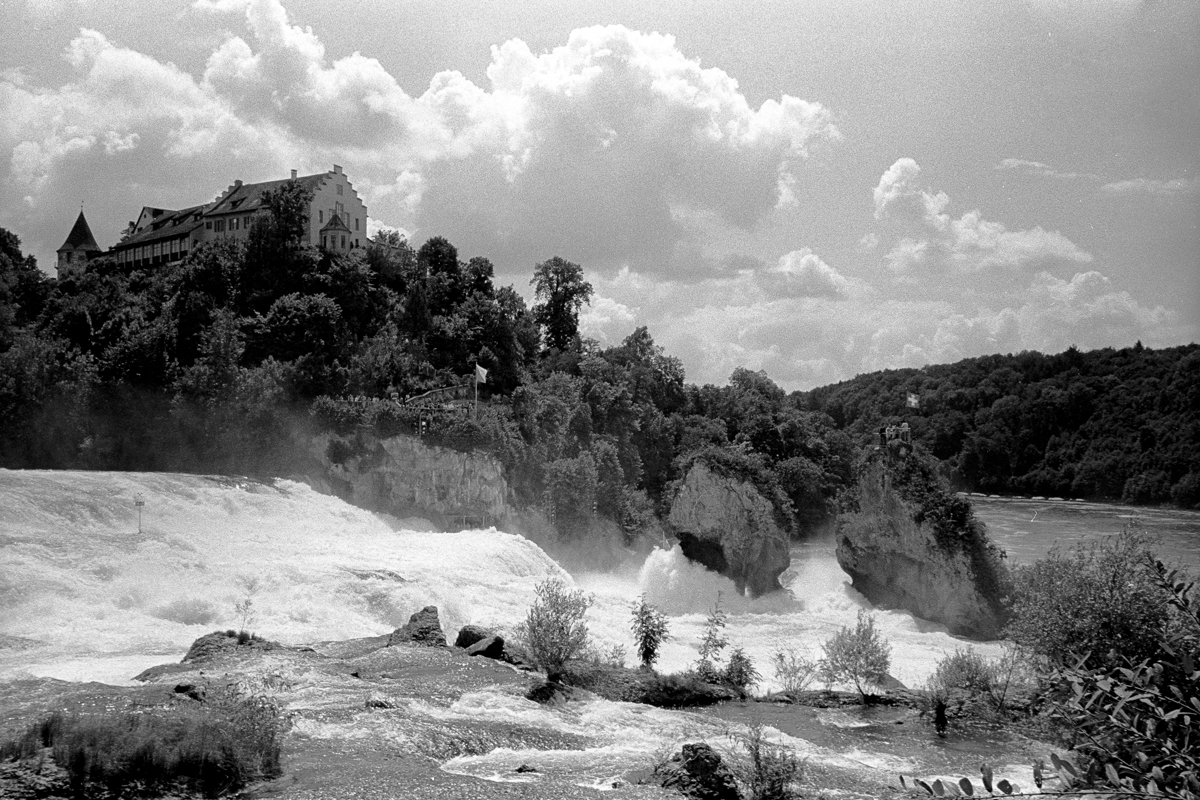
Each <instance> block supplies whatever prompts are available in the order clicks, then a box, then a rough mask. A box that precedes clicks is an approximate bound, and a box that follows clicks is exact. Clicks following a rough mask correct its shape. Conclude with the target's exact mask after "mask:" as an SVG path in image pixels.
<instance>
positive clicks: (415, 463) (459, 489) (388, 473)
mask: <svg viewBox="0 0 1200 800" xmlns="http://www.w3.org/2000/svg"><path fill="white" fill-rule="evenodd" d="M309 450H310V452H311V454H312V455H313V456H314V457H315V458H316V459H317V461H318V462H319V463H320V464H321V466H322V468H323V474H322V475H321V476H320V477H321V478H322V479H323V480H325V481H327V482H328V484H329V486H330V488H331V489H332V490H333V493H335V494H337V495H338V496H339V497H341V498H342V499H344V500H346V501H347V502H350V503H353V504H354V505H356V506H360V507H362V508H370V509H375V510H378V511H386V512H388V513H390V514H394V515H396V516H399V517H406V516H419V517H425V518H427V519H430V520H431V521H433V522H435V523H438V524H440V525H442V526H443V527H462V526H463V525H471V526H476V525H492V524H495V523H496V522H497V521H499V520H500V519H501V518H502V517H504V516H505V515H506V514H507V512H508V505H507V498H508V483H507V481H505V479H504V471H503V468H502V467H501V465H500V463H499V462H498V461H496V460H495V459H494V458H492V457H491V456H489V455H486V454H484V453H462V452H459V451H457V450H451V449H448V448H444V447H434V446H429V445H426V444H424V443H423V442H422V441H421V440H420V439H419V438H417V437H414V436H393V437H391V438H388V439H376V438H374V437H372V436H369V435H367V434H362V433H359V434H356V435H355V437H353V438H350V439H347V438H345V437H339V436H336V435H331V434H321V435H319V436H315V437H313V439H312V440H311V442H310V444H309Z"/></svg>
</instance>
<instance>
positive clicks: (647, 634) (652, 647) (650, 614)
mask: <svg viewBox="0 0 1200 800" xmlns="http://www.w3.org/2000/svg"><path fill="white" fill-rule="evenodd" d="M630 627H632V628H633V638H634V641H635V642H636V645H637V654H638V658H639V659H640V660H641V662H642V667H643V668H645V669H650V668H652V667H653V666H654V662H655V661H657V660H658V648H659V647H661V646H662V643H663V642H665V641H666V640H667V639H669V638H671V635H670V634H669V633H668V632H667V615H666V614H664V613H662V612H661V611H659V610H658V609H657V608H655V607H654V606H652V605H650V604H649V603H647V602H646V595H644V594H643V595H642V596H640V597H639V598H638V599H637V602H635V603H634V604H633V622H632V623H631V625H630Z"/></svg>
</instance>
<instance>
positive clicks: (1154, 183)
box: [1100, 178, 1196, 197]
mask: <svg viewBox="0 0 1200 800" xmlns="http://www.w3.org/2000/svg"><path fill="white" fill-rule="evenodd" d="M1100 191H1101V192H1102V193H1103V194H1106V195H1110V196H1121V195H1136V194H1148V195H1153V196H1157V197H1175V196H1177V195H1184V194H1192V193H1193V192H1195V191H1196V181H1195V180H1193V179H1190V178H1175V179H1173V180H1153V179H1150V178H1133V179H1132V180H1127V181H1115V182H1113V183H1106V184H1104V185H1103V186H1101V187H1100Z"/></svg>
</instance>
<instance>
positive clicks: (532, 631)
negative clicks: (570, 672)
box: [521, 578, 592, 678]
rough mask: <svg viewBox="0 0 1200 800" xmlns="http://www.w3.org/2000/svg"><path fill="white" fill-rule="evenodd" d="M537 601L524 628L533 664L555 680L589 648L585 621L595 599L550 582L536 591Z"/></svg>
mask: <svg viewBox="0 0 1200 800" xmlns="http://www.w3.org/2000/svg"><path fill="white" fill-rule="evenodd" d="M534 592H535V593H536V595H537V596H536V598H535V599H534V601H533V605H531V606H530V607H529V613H528V614H527V615H526V616H525V621H524V622H523V623H522V625H521V633H522V634H523V636H524V638H525V643H526V644H527V645H528V646H529V654H530V656H532V657H533V663H534V665H535V666H537V667H538V668H539V669H541V670H542V671H543V672H545V673H546V676H547V677H548V678H553V677H555V676H556V675H558V674H559V673H561V672H562V669H563V667H564V666H565V665H566V663H567V662H568V661H570V660H571V659H572V658H574V657H575V656H577V655H579V653H581V652H582V651H583V649H584V648H585V647H586V646H587V642H588V628H587V623H585V622H584V621H583V617H584V615H585V614H587V610H588V609H589V608H590V607H591V605H592V598H590V597H588V596H587V595H585V594H584V593H583V592H582V591H574V592H573V591H570V590H569V589H567V585H566V584H565V583H563V582H562V581H561V580H560V579H558V578H547V579H546V580H544V581H542V582H541V583H539V584H538V585H537V587H536V588H535V589H534Z"/></svg>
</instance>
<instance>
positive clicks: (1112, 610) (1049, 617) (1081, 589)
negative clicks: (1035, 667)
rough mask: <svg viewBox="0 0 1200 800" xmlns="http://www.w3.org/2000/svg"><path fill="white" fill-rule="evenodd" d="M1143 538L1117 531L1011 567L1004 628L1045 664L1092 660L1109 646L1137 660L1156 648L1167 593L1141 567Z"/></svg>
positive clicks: (1144, 562) (1148, 556)
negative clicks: (1009, 611) (1009, 612)
mask: <svg viewBox="0 0 1200 800" xmlns="http://www.w3.org/2000/svg"><path fill="white" fill-rule="evenodd" d="M1148 559H1152V556H1151V554H1150V550H1149V548H1148V546H1147V544H1146V541H1145V539H1144V538H1142V536H1141V535H1139V534H1138V533H1137V531H1136V530H1130V529H1127V530H1126V531H1124V532H1123V533H1121V534H1120V535H1118V536H1112V537H1108V538H1106V539H1103V540H1101V541H1099V542H1093V543H1090V544H1087V545H1083V544H1080V545H1077V546H1076V547H1075V548H1073V549H1072V550H1071V551H1069V552H1068V553H1063V552H1062V551H1060V550H1057V549H1056V550H1052V551H1051V552H1050V555H1049V556H1048V557H1047V558H1045V559H1043V560H1041V561H1038V562H1037V563H1036V564H1033V565H1031V566H1028V567H1023V568H1021V569H1019V570H1018V571H1017V573H1016V601H1015V603H1014V605H1013V619H1012V620H1011V621H1010V622H1009V624H1008V627H1007V629H1006V631H1005V632H1006V633H1007V634H1008V636H1009V637H1010V638H1012V639H1013V640H1014V641H1016V642H1017V643H1019V644H1021V645H1023V646H1025V647H1027V648H1029V649H1030V650H1031V651H1032V652H1033V653H1034V654H1035V655H1038V656H1041V657H1044V658H1046V659H1048V660H1049V661H1050V662H1051V664H1055V665H1059V666H1065V665H1068V664H1074V663H1075V662H1076V661H1077V660H1078V659H1080V658H1085V659H1086V660H1085V665H1087V666H1096V665H1098V664H1099V663H1101V661H1103V660H1104V659H1105V658H1106V654H1108V653H1110V652H1112V653H1113V654H1114V655H1115V656H1117V657H1120V658H1124V659H1127V660H1129V661H1131V662H1134V663H1136V662H1138V661H1141V660H1142V659H1144V658H1147V657H1149V656H1151V655H1153V654H1154V652H1155V651H1156V650H1157V642H1158V634H1159V632H1160V631H1161V629H1162V626H1163V624H1164V623H1165V622H1166V621H1167V612H1166V608H1167V603H1166V600H1167V597H1166V595H1165V594H1164V592H1163V591H1162V589H1161V588H1160V587H1159V586H1157V585H1156V583H1155V579H1154V577H1153V574H1152V573H1151V572H1150V571H1149V570H1148V569H1147V563H1148Z"/></svg>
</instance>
